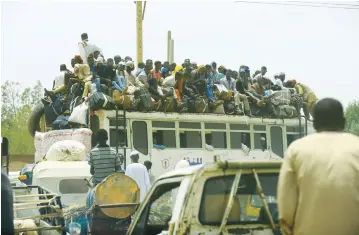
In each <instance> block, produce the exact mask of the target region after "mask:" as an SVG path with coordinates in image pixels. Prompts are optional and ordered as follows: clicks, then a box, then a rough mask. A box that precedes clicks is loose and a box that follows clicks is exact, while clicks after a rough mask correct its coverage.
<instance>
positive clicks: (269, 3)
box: [235, 1, 359, 10]
mask: <svg viewBox="0 0 359 235" xmlns="http://www.w3.org/2000/svg"><path fill="white" fill-rule="evenodd" d="M235 2H237V3H254V4H267V5H285V6H297V7H313V8H337V9H352V10H359V7H357V8H354V7H335V6H318V5H308V4H307V5H304V4H303V5H301V4H288V3H283V2H254V1H235Z"/></svg>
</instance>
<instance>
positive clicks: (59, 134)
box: [34, 128, 92, 162]
mask: <svg viewBox="0 0 359 235" xmlns="http://www.w3.org/2000/svg"><path fill="white" fill-rule="evenodd" d="M91 136H92V131H91V130H90V129H88V128H80V129H75V130H71V129H68V130H55V131H49V132H46V133H41V132H36V134H35V138H34V142H35V162H38V161H40V160H41V159H42V158H43V157H44V156H45V155H46V153H47V151H48V150H49V149H50V147H51V146H52V145H53V144H55V143H57V142H58V141H62V140H76V141H78V142H80V143H82V144H83V145H85V147H86V155H87V154H88V153H89V152H90V151H91Z"/></svg>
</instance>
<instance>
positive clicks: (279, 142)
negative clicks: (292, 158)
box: [270, 126, 284, 157]
mask: <svg viewBox="0 0 359 235" xmlns="http://www.w3.org/2000/svg"><path fill="white" fill-rule="evenodd" d="M270 140H271V149H272V151H273V153H275V154H277V155H278V156H279V157H284V152H283V135H282V128H281V127H279V126H272V127H271V128H270Z"/></svg>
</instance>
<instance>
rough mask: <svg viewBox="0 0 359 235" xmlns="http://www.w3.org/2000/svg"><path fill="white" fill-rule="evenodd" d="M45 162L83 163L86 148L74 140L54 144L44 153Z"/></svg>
mask: <svg viewBox="0 0 359 235" xmlns="http://www.w3.org/2000/svg"><path fill="white" fill-rule="evenodd" d="M45 159H46V160H47V161H85V159H86V147H85V145H83V144H82V143H80V142H78V141H75V140H63V141H58V142H56V143H54V144H53V145H52V146H51V147H50V148H49V150H48V151H47V153H46V156H45Z"/></svg>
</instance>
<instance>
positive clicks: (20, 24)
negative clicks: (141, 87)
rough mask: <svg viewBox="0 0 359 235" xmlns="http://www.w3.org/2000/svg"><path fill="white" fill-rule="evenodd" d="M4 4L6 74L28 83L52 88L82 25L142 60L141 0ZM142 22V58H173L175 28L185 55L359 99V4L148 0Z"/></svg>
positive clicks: (179, 53) (96, 38)
mask: <svg viewBox="0 0 359 235" xmlns="http://www.w3.org/2000/svg"><path fill="white" fill-rule="evenodd" d="M2 4H3V6H2V21H1V30H2V34H1V35H2V45H1V47H2V48H1V49H2V50H1V56H2V66H1V67H2V69H1V79H2V82H4V81H5V80H13V81H18V82H20V83H22V84H23V86H24V87H26V86H32V85H34V84H35V81H36V80H40V81H41V83H42V84H43V85H44V86H45V87H48V88H51V86H52V81H53V79H54V77H55V76H56V75H57V74H58V72H59V66H60V64H62V63H66V64H67V65H68V67H69V68H70V59H71V58H72V56H73V55H75V54H78V51H77V43H78V42H79V41H80V35H81V33H83V32H87V33H88V35H89V38H90V41H92V42H94V43H96V44H97V45H98V46H100V47H101V48H102V50H103V52H104V56H105V57H106V58H108V57H113V56H114V55H115V54H119V55H121V56H122V57H124V56H126V55H130V56H132V58H133V59H136V58H135V57H136V33H135V29H136V28H135V23H136V21H135V4H134V2H133V1H128V2H117V3H114V2H103V1H101V2H100V1H99V2H89V3H85V2H63V3H59V2H50V1H46V2H18V3H15V2H6V3H2ZM353 4H358V5H359V3H358V2H357V3H355V2H354V3H353ZM143 27H144V32H143V35H144V59H147V58H151V59H153V60H161V61H163V60H165V59H166V55H167V54H166V53H167V52H166V48H167V31H168V30H172V37H173V39H174V41H175V53H174V54H175V56H174V58H175V61H176V62H178V63H182V62H183V60H184V59H186V58H190V59H191V60H193V61H195V62H197V63H198V64H206V63H210V62H211V61H216V62H217V64H218V65H225V67H227V68H231V69H236V70H238V68H239V66H240V65H241V64H246V65H248V66H249V67H250V68H251V71H252V72H253V71H254V70H256V69H259V68H260V67H261V66H262V65H266V66H267V68H268V72H269V74H274V73H278V72H285V73H286V74H287V78H288V79H289V78H295V79H297V81H299V82H301V83H304V84H306V85H308V86H309V87H311V88H312V89H313V90H314V91H315V92H316V94H317V96H318V97H327V96H331V97H335V98H338V99H340V100H341V101H342V102H343V103H344V104H346V103H348V102H349V101H351V100H353V99H359V89H358V85H357V82H358V81H359V75H358V73H357V70H358V69H359V58H358V56H359V10H345V9H326V8H310V7H293V6H281V5H264V4H246V3H234V2H222V1H221V2H184V1H181V2H179V1H178V2H172V1H171V2H159V1H156V2H153V1H150V2H148V3H147V7H146V14H145V20H144V25H143Z"/></svg>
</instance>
